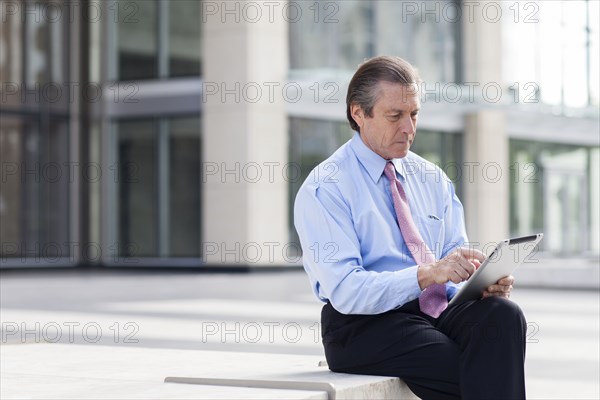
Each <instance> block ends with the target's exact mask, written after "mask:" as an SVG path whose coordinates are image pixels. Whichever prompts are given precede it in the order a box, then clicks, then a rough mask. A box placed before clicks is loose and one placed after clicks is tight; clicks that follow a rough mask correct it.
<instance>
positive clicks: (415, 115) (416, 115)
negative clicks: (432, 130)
mask: <svg viewBox="0 0 600 400" xmlns="http://www.w3.org/2000/svg"><path fill="white" fill-rule="evenodd" d="M410 116H411V117H413V118H417V117H418V116H419V114H418V113H413V114H411V115H410Z"/></svg>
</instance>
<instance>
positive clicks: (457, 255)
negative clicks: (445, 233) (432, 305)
mask: <svg viewBox="0 0 600 400" xmlns="http://www.w3.org/2000/svg"><path fill="white" fill-rule="evenodd" d="M484 259H485V255H484V254H483V253H482V252H481V251H479V250H477V249H470V248H467V247H460V248H458V249H456V250H455V251H454V252H452V253H451V254H449V255H447V256H446V257H444V258H442V259H441V260H439V261H436V262H435V263H433V264H427V265H419V269H418V270H417V279H418V280H419V286H420V287H421V290H422V289H425V288H426V287H428V286H430V285H432V284H434V283H439V284H444V283H446V282H448V281H452V282H454V283H459V282H462V281H466V280H467V279H469V277H470V276H471V275H473V272H475V270H476V269H477V268H478V267H479V265H480V264H481V262H482V261H483V260H484Z"/></svg>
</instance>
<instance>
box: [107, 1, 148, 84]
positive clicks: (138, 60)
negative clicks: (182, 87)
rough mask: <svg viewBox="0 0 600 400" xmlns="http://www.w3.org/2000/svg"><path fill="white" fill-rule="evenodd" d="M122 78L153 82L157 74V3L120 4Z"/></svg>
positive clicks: (120, 65) (119, 36)
mask: <svg viewBox="0 0 600 400" xmlns="http://www.w3.org/2000/svg"><path fill="white" fill-rule="evenodd" d="M118 6H119V8H118V10H119V18H118V21H119V27H118V34H117V36H118V59H119V65H118V68H119V79H120V80H135V79H152V78H156V77H157V75H158V70H157V68H158V63H157V55H158V50H157V31H158V29H157V7H158V1H130V0H120V1H119V5H118Z"/></svg>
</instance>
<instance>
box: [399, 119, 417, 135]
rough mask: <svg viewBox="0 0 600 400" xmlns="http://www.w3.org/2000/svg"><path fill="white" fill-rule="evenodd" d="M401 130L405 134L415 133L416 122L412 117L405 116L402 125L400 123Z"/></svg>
mask: <svg viewBox="0 0 600 400" xmlns="http://www.w3.org/2000/svg"><path fill="white" fill-rule="evenodd" d="M400 130H401V132H402V133H403V134H405V135H408V136H410V135H414V134H415V131H416V129H415V123H414V121H413V120H412V118H410V117H408V118H403V119H402V122H401V125H400Z"/></svg>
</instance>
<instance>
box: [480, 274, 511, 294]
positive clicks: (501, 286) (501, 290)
mask: <svg viewBox="0 0 600 400" xmlns="http://www.w3.org/2000/svg"><path fill="white" fill-rule="evenodd" d="M513 283H515V278H514V277H513V276H512V275H511V276H507V277H504V278H502V279H500V280H499V281H498V282H496V283H495V284H494V285H490V286H489V287H488V288H487V289H486V290H485V291H484V292H483V296H482V297H483V298H484V299H485V298H486V297H492V296H500V297H505V298H507V299H508V298H509V297H510V292H511V290H512V288H513Z"/></svg>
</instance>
